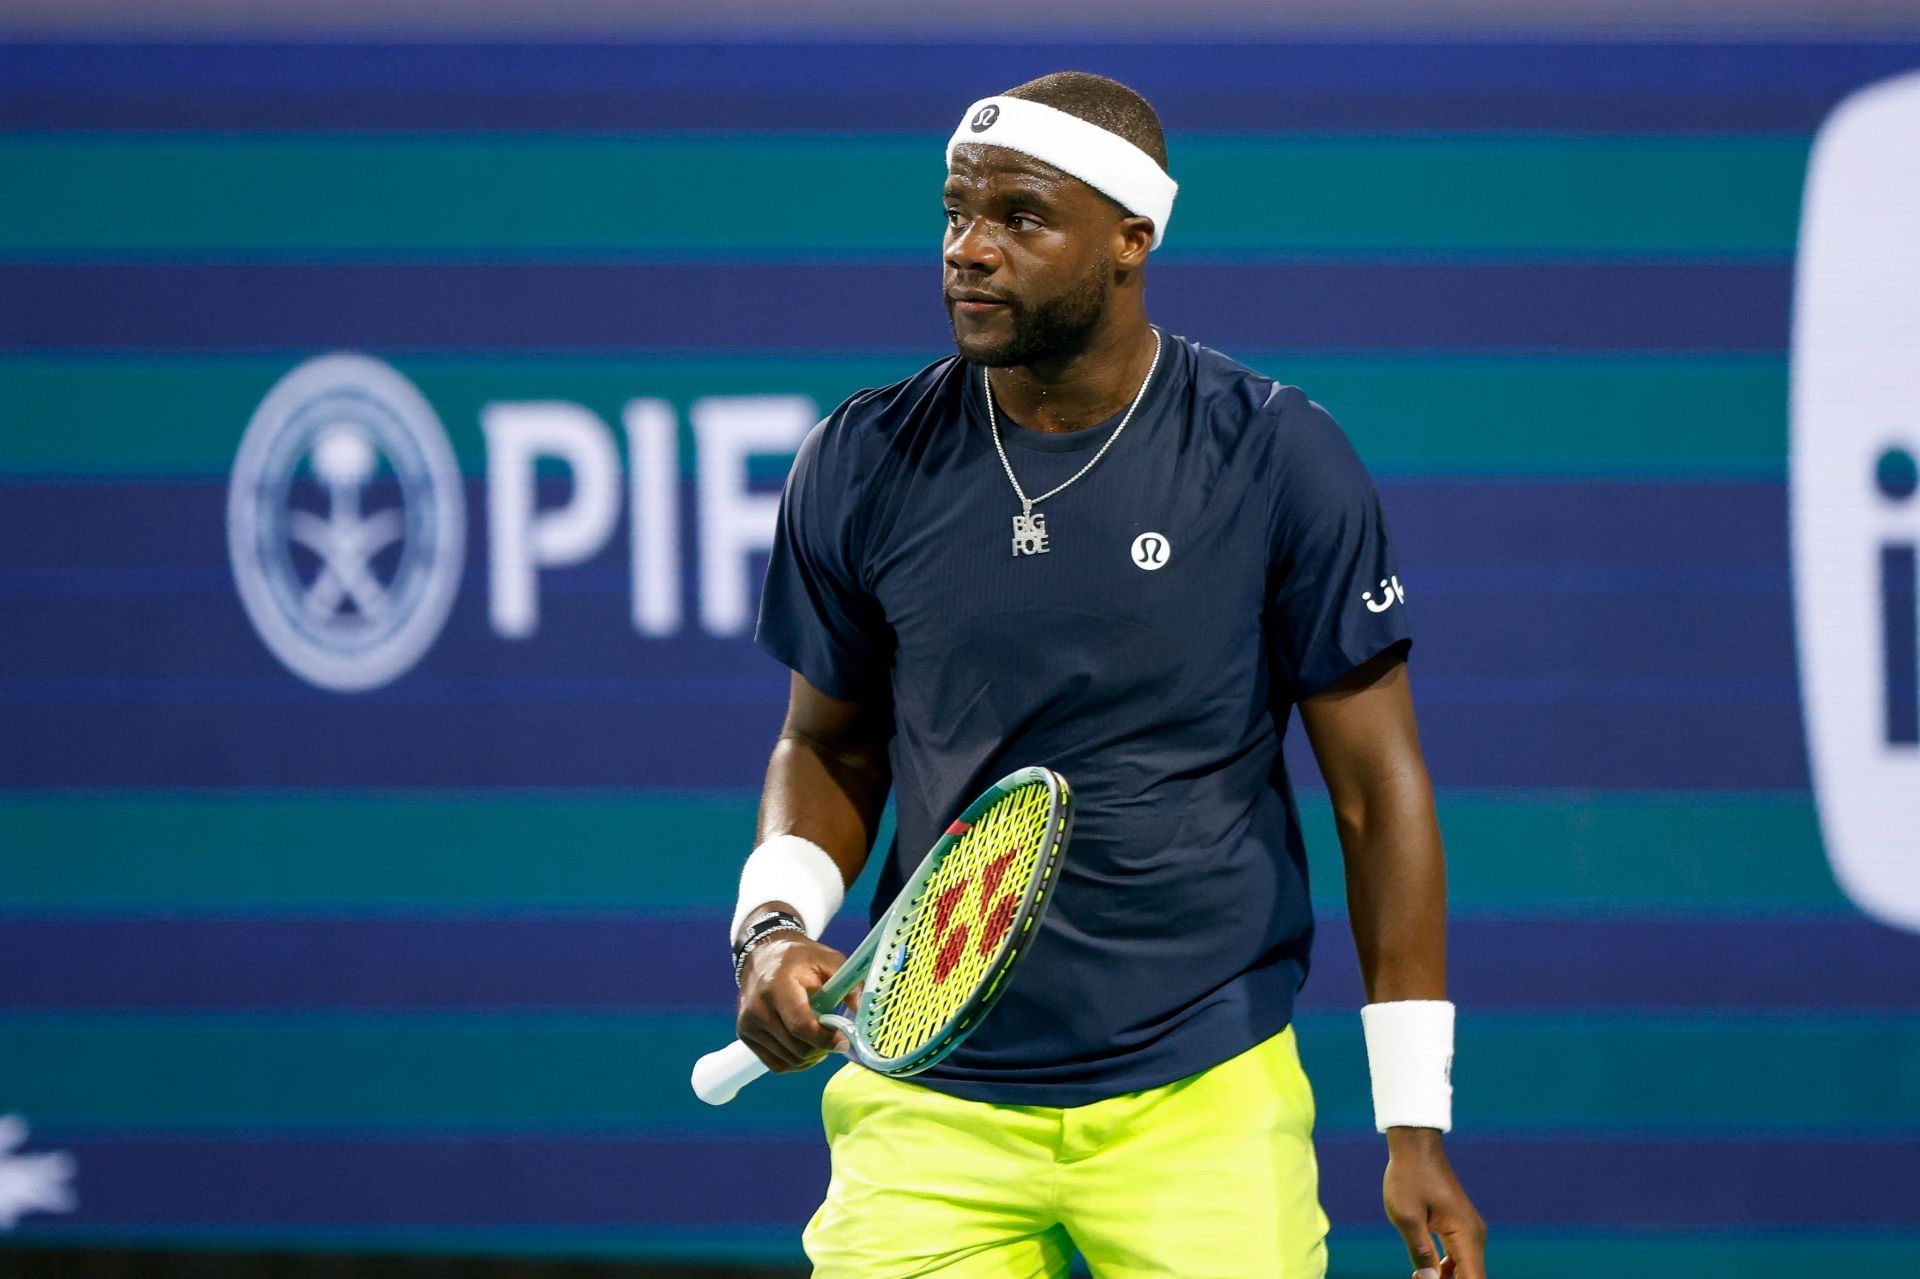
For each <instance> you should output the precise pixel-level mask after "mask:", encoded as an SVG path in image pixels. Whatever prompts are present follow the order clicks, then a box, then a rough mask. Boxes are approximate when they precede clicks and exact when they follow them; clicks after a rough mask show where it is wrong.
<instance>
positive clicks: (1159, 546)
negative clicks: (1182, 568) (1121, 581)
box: [1133, 533, 1173, 573]
mask: <svg viewBox="0 0 1920 1279" xmlns="http://www.w3.org/2000/svg"><path fill="white" fill-rule="evenodd" d="M1172 558H1173V543H1172V542H1169V541H1168V540H1167V535H1166V534H1165V533H1142V534H1141V535H1140V536H1139V537H1136V538H1134V539H1133V566H1134V567H1135V568H1141V569H1145V570H1146V571H1147V572H1149V573H1151V572H1153V571H1155V570H1156V569H1162V568H1165V567H1166V566H1167V561H1168V560H1170V559H1172Z"/></svg>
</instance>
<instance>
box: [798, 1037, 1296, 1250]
mask: <svg viewBox="0 0 1920 1279" xmlns="http://www.w3.org/2000/svg"><path fill="white" fill-rule="evenodd" d="M821 1108H822V1111H823V1113H824V1117H825V1119H826V1126H827V1140H828V1142H829V1144H830V1145H831V1147H832V1151H833V1181H832V1184H831V1185H830V1186H829V1187H828V1189H827V1198H826V1202H825V1203H823V1204H821V1205H820V1210H819V1211H818V1212H816V1213H814V1215H813V1220H812V1221H811V1222H809V1223H808V1225H807V1229H806V1234H805V1236H804V1240H805V1244H806V1249H807V1255H808V1257H810V1258H811V1259H812V1260H813V1264H814V1275H815V1279H913V1277H914V1276H920V1275H938V1276H940V1277H941V1279H1057V1277H1058V1276H1064V1275H1065V1274H1066V1273H1067V1268H1068V1262H1069V1260H1070V1258H1071V1256H1072V1253H1073V1250H1074V1248H1075V1247H1078V1248H1079V1250H1080V1251H1081V1253H1082V1254H1083V1255H1084V1256H1085V1257H1086V1259H1087V1263H1088V1264H1089V1265H1090V1266H1091V1267H1092V1268H1093V1273H1094V1275H1095V1276H1097V1279H1148V1276H1152V1277H1153V1279H1167V1277H1169V1276H1177V1277H1178V1279H1254V1277H1255V1276H1259V1277H1261V1279H1266V1277H1268V1276H1271V1277H1272V1279H1322V1276H1324V1275H1325V1274H1326V1268H1327V1252H1326V1235H1327V1218H1326V1214H1325V1213H1323V1212H1322V1211H1321V1210H1320V1197H1319V1174H1318V1169H1317V1167H1316V1165H1315V1163H1314V1158H1313V1140H1312V1137H1313V1093H1312V1090H1311V1089H1310V1088H1309V1087H1308V1085H1307V1077H1306V1074H1305V1073H1304V1072H1303V1071H1302V1070H1301V1069H1300V1056H1299V1053H1298V1051H1297V1050H1296V1048H1295V1046H1294V1038H1293V1031H1292V1029H1291V1028H1288V1029H1287V1030H1286V1031H1284V1032H1282V1033H1281V1034H1279V1035H1276V1036H1274V1037H1273V1038H1272V1039H1269V1040H1267V1041H1266V1042H1265V1043H1263V1044H1260V1045H1257V1046H1256V1047H1254V1048H1251V1049H1249V1050H1247V1051H1246V1052H1244V1053H1242V1054H1240V1056H1238V1057H1235V1058H1233V1059H1232V1060H1231V1061H1226V1062H1222V1063H1221V1064H1220V1065H1218V1066H1215V1067H1214V1068H1213V1069H1211V1070H1205V1071H1202V1072H1200V1073H1199V1074H1197V1075H1190V1076H1188V1077H1187V1078H1185V1079H1180V1080H1176V1081H1175V1082H1173V1083H1170V1084H1166V1085H1164V1086H1162V1087H1159V1088H1151V1089H1148V1090H1147V1091H1145V1092H1136V1093H1126V1094H1123V1095H1122V1096H1119V1097H1112V1098H1108V1099H1107V1100H1105V1101H1097V1102H1094V1103H1093V1104H1091V1105H1087V1106H1073V1107H1068V1108H1065V1109H1061V1108H1057V1107H1050V1106H996V1105H992V1104H989V1103H986V1102H978V1101H964V1100H962V1099H960V1098H958V1097H950V1096H948V1095H946V1094H945V1093H940V1092H935V1091H934V1090H933V1089H931V1088H925V1087H921V1086H920V1085H917V1084H913V1083H909V1082H906V1081H904V1080H898V1079H888V1078H886V1077H885V1076H883V1075H877V1074H875V1073H873V1072H872V1071H870V1070H867V1069H865V1068H864V1067H861V1066H854V1065H847V1066H843V1067H841V1069H840V1070H839V1071H838V1073H836V1074H835V1075H834V1076H833V1078H832V1079H830V1080H828V1081H827V1088H826V1094H825V1097H824V1100H823V1102H822V1106H821Z"/></svg>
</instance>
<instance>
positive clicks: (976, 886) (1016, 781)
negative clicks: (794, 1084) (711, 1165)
mask: <svg viewBox="0 0 1920 1279" xmlns="http://www.w3.org/2000/svg"><path fill="white" fill-rule="evenodd" d="M1072 825H1073V795H1072V792H1071V791H1070V790H1068V788H1067V781H1066V779H1065V778H1064V777H1061V776H1060V775H1059V774H1058V773H1055V772H1053V771H1052V770H1050V769H1046V768H1023V769H1021V770H1019V771H1018V772H1015V773H1009V774H1007V775H1006V776H1005V777H1003V778H1001V779H1000V780H999V781H997V782H995V783H994V784H993V785H992V786H990V787H988V788H987V791H986V793H985V794H983V795H981V796H980V798H978V799H976V800H974V801H973V803H972V804H970V805H968V806H967V810H966V811H965V812H964V813H962V814H960V816H959V817H958V818H957V819H956V820H955V821H954V823H953V825H951V826H949V827H947V832H946V834H944V835H942V836H941V837H940V839H939V841H938V842H936V843H935V844H934V846H933V849H932V851H930V852H929V853H928V854H927V855H926V857H925V859H923V860H922V861H921V863H920V867H919V869H918V870H916V871H914V872H913V878H912V879H910V880H908V881H907V883H906V886H905V887H904V888H902V889H901V890H900V895H899V896H897V897H895V898H894V900H893V905H891V906H889V907H888V908H887V913H886V914H885V915H883V916H882V917H881V918H880V921H879V922H878V923H877V924H875V925H874V926H873V930H872V931H871V932H869V933H868V934H867V936H866V939H865V940H864V941H862V942H861V943H860V944H859V945H858V946H857V947H855V948H854V951H853V953H852V954H851V955H849V956H847V962H846V963H844V964H842V965H840V968H839V970H838V971H836V972H835V973H834V974H833V976H831V977H829V978H828V979H827V982H826V984H825V985H824V986H822V987H821V988H820V989H819V990H817V991H815V992H814V994H813V996H812V998H811V1001H810V1002H811V1003H812V1005H813V1011H814V1013H815V1015H816V1016H818V1017H819V1018H820V1022H821V1024H822V1025H825V1026H830V1027H832V1028H833V1029H835V1030H838V1031H839V1032H840V1033H841V1034H843V1035H845V1036H846V1040H847V1055H848V1056H850V1057H852V1058H853V1060H855V1061H857V1062H859V1063H860V1064H861V1065H863V1066H865V1067H867V1068H868V1069H870V1070H877V1071H879V1072H880V1073H881V1074H883V1075H893V1076H895V1077H899V1076H904V1075H911V1074H915V1073H917V1072H919V1071H922V1070H925V1069H926V1068H927V1067H929V1066H931V1065H933V1064H934V1063H935V1062H937V1061H939V1060H940V1059H941V1058H942V1057H945V1056H946V1055H947V1054H948V1053H950V1052H952V1051H953V1050H954V1049H955V1048H957V1047H959V1046H960V1043H961V1041H962V1040H964V1039H965V1038H966V1037H967V1035H968V1034H970V1033H971V1032H972V1031H973V1028H974V1027H975V1026H977V1025H979V1024H980V1019H981V1018H982V1017H985V1016H986V1015H987V1013H988V1011H989V1010H990V1009H992V1007H993V1005H994V1001H995V1000H997V999H998V998H999V997H1000V994H1001V992H1002V991H1004V990H1005V989H1006V984H1007V976H1008V974H1010V973H1011V972H1012V971H1013V966H1014V965H1015V964H1016V963H1018V962H1019V960H1020V957H1021V956H1022V955H1024V954H1025V953H1026V950H1027V947H1028V944H1029V943H1030V942H1031V941H1032V940H1033V937H1034V935H1035V934H1036V933H1037V932H1038V931H1039V927H1040V920H1041V918H1042V917H1043V916H1044V915H1045V914H1046V910H1047V903H1048V902H1049V901H1051V900H1052V897H1053V886H1054V883H1055V881H1056V880H1057V879H1058V878H1059V876H1058V874H1057V872H1058V870H1059V867H1060V862H1061V859H1062V857H1063V856H1064V855H1065V853H1066V849H1067V838H1068V836H1069V834H1070V832H1071V828H1072ZM856 988H858V989H859V990H860V1004H859V1008H858V1009H857V1011H856V1012H855V1013H854V1015H853V1016H852V1017H850V1018H849V1017H846V1016H843V1015H841V1013H840V1012H839V1011H838V1010H839V1009H840V1007H841V1005H842V1004H844V1003H846V1001H847V998H848V997H849V996H850V995H852V994H853V992H854V990H855V989H856ZM766 1073H767V1068H766V1067H765V1066H764V1065H762V1064H761V1062H760V1059H759V1058H758V1057H756V1056H754V1055H753V1050H752V1049H751V1048H749V1047H747V1046H746V1045H745V1044H743V1043H741V1042H740V1041H739V1040H737V1039H736V1040H734V1042H733V1043H731V1044H728V1045H727V1046H726V1047H725V1048H722V1049H721V1050H720V1051H718V1052H712V1053H708V1054H707V1055H706V1056H704V1057H702V1058H701V1059H700V1060H699V1061H698V1062H696V1063H694V1067H693V1091H694V1092H695V1093H696V1094H698V1095H699V1097H700V1100H702V1101H704V1102H707V1103H708V1104H709V1105H714V1106H720V1105H725V1104H726V1103H727V1102H729V1101H732V1100H733V1098H734V1095H735V1094H736V1093H738V1092H739V1091H740V1090H741V1089H742V1088H744V1087H746V1085H748V1084H750V1083H752V1082H753V1081H754V1080H756V1079H758V1078H759V1077H760V1076H761V1075H764V1074H766Z"/></svg>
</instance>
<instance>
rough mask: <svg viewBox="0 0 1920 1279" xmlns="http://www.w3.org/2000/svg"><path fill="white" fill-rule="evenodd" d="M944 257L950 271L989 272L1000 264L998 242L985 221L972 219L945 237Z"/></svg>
mask: <svg viewBox="0 0 1920 1279" xmlns="http://www.w3.org/2000/svg"><path fill="white" fill-rule="evenodd" d="M945 257H946V263H947V267H948V269H950V270H954V271H985V272H991V271H994V270H997V269H998V268H999V266H1000V263H1001V256H1000V242H999V240H998V239H997V238H995V236H994V234H993V232H992V229H991V228H990V227H989V226H988V225H987V222H986V219H984V218H974V219H973V220H972V221H970V222H968V223H967V224H966V225H965V226H963V227H961V228H960V229H959V230H958V231H955V232H952V233H950V234H949V235H948V236H947V246H946V252H945Z"/></svg>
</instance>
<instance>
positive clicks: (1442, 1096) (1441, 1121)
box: [1360, 999, 1453, 1132]
mask: <svg viewBox="0 0 1920 1279" xmlns="http://www.w3.org/2000/svg"><path fill="white" fill-rule="evenodd" d="M1360 1025H1361V1026H1362V1028H1363V1029H1364V1030H1365V1031H1366V1036H1367V1068H1368V1070H1369V1071H1371V1072H1372V1075H1373V1126H1374V1128H1375V1129H1376V1130H1377V1131H1380V1132H1385V1131H1386V1130H1387V1129H1389V1128H1438V1129H1439V1130H1440V1131H1441V1132H1446V1131H1448V1130H1449V1129H1451V1128H1452V1127H1453V1005H1452V1004H1451V1003H1448V1002H1447V1001H1446V1000H1444V999H1396V1000H1392V1001H1390V1002H1388V1003H1384V1004H1368V1005H1367V1006H1366V1007H1365V1008H1362V1009H1361V1010H1360Z"/></svg>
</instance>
